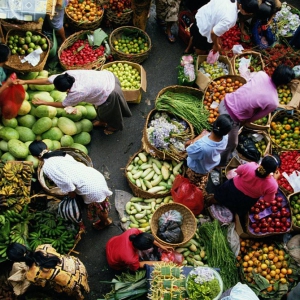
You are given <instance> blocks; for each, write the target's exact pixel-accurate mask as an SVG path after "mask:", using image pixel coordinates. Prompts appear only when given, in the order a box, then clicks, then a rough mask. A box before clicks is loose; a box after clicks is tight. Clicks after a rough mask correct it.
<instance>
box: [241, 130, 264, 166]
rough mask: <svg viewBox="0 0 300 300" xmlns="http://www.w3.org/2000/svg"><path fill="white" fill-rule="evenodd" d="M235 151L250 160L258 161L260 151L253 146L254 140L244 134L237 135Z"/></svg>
mask: <svg viewBox="0 0 300 300" xmlns="http://www.w3.org/2000/svg"><path fill="white" fill-rule="evenodd" d="M236 149H237V151H238V152H239V153H240V154H242V155H243V156H245V157H246V158H247V159H249V160H251V161H255V162H258V161H259V159H260V152H259V151H258V149H257V148H256V146H255V143H254V141H253V140H252V139H251V138H249V137H247V136H244V135H239V142H238V145H237V148H236Z"/></svg>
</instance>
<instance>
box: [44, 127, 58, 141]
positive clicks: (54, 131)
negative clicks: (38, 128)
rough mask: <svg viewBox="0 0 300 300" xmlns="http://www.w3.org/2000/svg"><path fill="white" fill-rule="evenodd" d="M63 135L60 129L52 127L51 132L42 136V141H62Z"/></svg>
mask: <svg viewBox="0 0 300 300" xmlns="http://www.w3.org/2000/svg"><path fill="white" fill-rule="evenodd" d="M62 136H63V133H62V131H61V130H60V129H59V128H58V127H51V128H50V129H49V130H47V131H46V132H44V133H43V134H42V139H43V140H44V139H50V140H52V141H54V140H55V141H60V139H61V138H62Z"/></svg>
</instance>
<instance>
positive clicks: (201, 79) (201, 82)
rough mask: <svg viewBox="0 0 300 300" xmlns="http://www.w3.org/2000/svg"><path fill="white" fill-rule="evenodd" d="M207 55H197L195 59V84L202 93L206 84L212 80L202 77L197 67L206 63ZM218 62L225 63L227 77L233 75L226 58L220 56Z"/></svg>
mask: <svg viewBox="0 0 300 300" xmlns="http://www.w3.org/2000/svg"><path fill="white" fill-rule="evenodd" d="M206 58H207V55H198V57H197V63H196V69H197V77H196V84H197V86H198V87H199V89H200V90H201V91H202V92H204V91H205V89H206V87H207V86H208V84H209V83H210V82H211V81H212V80H213V79H212V78H210V77H208V76H206V75H204V74H203V73H202V72H200V71H198V70H199V65H200V64H201V63H202V62H203V61H206ZM218 61H220V62H223V63H225V64H226V65H227V66H228V72H229V73H228V74H227V75H233V69H232V65H231V63H230V60H229V59H228V57H227V56H223V55H220V57H219V59H218Z"/></svg>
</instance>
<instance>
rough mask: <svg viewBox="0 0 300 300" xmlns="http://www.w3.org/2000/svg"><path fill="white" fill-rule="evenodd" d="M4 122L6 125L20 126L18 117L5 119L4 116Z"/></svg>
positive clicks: (2, 119)
mask: <svg viewBox="0 0 300 300" xmlns="http://www.w3.org/2000/svg"><path fill="white" fill-rule="evenodd" d="M1 121H2V124H3V125H4V126H5V127H11V128H16V127H17V126H18V121H17V119H16V118H11V119H4V118H3V117H2V118H1Z"/></svg>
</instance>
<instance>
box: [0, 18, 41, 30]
mask: <svg viewBox="0 0 300 300" xmlns="http://www.w3.org/2000/svg"><path fill="white" fill-rule="evenodd" d="M43 23H44V21H41V22H31V21H19V20H11V19H5V20H3V19H2V20H1V26H2V29H3V32H4V33H8V32H9V31H10V30H26V31H28V30H30V31H38V32H41V31H42V27H43Z"/></svg>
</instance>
